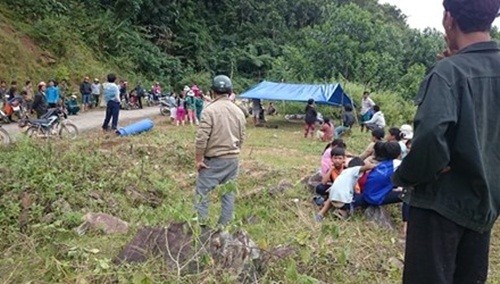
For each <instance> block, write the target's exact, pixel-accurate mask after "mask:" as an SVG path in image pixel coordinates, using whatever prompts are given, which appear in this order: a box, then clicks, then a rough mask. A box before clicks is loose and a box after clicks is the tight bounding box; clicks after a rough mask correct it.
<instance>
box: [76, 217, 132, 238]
mask: <svg viewBox="0 0 500 284" xmlns="http://www.w3.org/2000/svg"><path fill="white" fill-rule="evenodd" d="M82 219H83V224H81V225H80V226H79V227H78V228H75V231H76V232H77V233H78V234H79V235H83V234H85V233H86V232H87V231H88V230H92V231H100V232H103V233H104V234H126V233H127V232H128V223H127V222H125V221H123V220H121V219H119V218H117V217H114V216H111V215H108V214H104V213H87V214H85V216H83V218H82Z"/></svg>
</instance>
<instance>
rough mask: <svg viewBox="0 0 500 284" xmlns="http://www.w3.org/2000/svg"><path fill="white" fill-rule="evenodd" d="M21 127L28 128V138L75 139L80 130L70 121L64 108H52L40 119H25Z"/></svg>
mask: <svg viewBox="0 0 500 284" xmlns="http://www.w3.org/2000/svg"><path fill="white" fill-rule="evenodd" d="M18 125H19V127H21V128H26V131H25V134H26V135H27V136H28V137H39V138H50V137H53V136H58V137H60V138H68V139H75V138H76V137H77V136H78V128H77V127H76V125H74V124H73V123H72V122H70V121H69V120H68V114H67V112H66V111H65V109H64V108H62V107H57V108H51V109H49V110H48V111H47V113H46V114H44V115H43V116H42V117H41V118H40V119H29V118H24V119H21V120H19V122H18Z"/></svg>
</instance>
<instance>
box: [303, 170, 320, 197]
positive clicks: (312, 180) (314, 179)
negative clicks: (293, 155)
mask: <svg viewBox="0 0 500 284" xmlns="http://www.w3.org/2000/svg"><path fill="white" fill-rule="evenodd" d="M321 179H322V176H321V173H320V172H317V173H315V174H313V175H312V176H310V177H309V178H308V179H307V188H308V189H309V191H311V192H313V193H315V192H316V186H317V185H318V184H320V183H321Z"/></svg>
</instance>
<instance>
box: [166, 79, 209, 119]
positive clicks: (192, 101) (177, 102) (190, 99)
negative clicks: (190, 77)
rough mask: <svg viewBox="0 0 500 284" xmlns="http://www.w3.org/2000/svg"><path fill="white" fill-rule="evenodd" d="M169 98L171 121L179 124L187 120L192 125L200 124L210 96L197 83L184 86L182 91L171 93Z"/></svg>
mask: <svg viewBox="0 0 500 284" xmlns="http://www.w3.org/2000/svg"><path fill="white" fill-rule="evenodd" d="M168 100H169V105H170V118H171V121H172V123H174V124H176V125H177V126H179V125H184V124H185V123H186V121H187V122H188V123H189V124H191V125H193V124H196V125H198V124H199V122H200V119H201V112H202V111H203V107H204V104H205V101H209V98H208V97H207V96H205V95H204V94H203V92H202V91H201V90H200V88H199V87H198V86H197V85H193V86H191V87H188V86H184V89H183V90H182V92H181V93H179V94H172V95H170V96H169V97H168Z"/></svg>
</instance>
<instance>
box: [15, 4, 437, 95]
mask: <svg viewBox="0 0 500 284" xmlns="http://www.w3.org/2000/svg"><path fill="white" fill-rule="evenodd" d="M6 2H7V4H8V7H10V9H12V10H13V11H14V12H16V13H19V14H21V15H23V17H21V18H22V19H25V20H26V21H27V22H28V23H30V25H31V27H32V29H31V32H30V35H31V36H32V37H33V38H34V39H35V40H36V41H37V43H39V44H41V45H42V46H43V47H44V48H46V49H48V50H50V51H51V52H53V53H54V55H55V56H57V57H65V56H71V52H72V50H71V44H70V43H83V44H85V45H87V46H89V47H90V48H91V49H92V50H93V51H94V54H95V56H96V57H97V58H98V59H101V60H110V58H111V61H112V62H113V63H116V64H117V65H118V66H119V67H120V68H121V69H123V70H127V71H128V72H130V73H137V74H143V75H144V76H145V77H147V78H150V79H152V78H159V79H161V80H163V81H164V82H165V83H168V84H170V85H175V84H182V83H183V81H186V80H193V79H197V78H199V79H198V80H201V81H205V80H207V79H208V78H209V77H210V76H211V74H213V73H216V72H224V73H227V74H229V75H231V76H233V77H238V78H240V79H246V80H239V81H240V86H239V87H240V88H242V87H246V86H247V85H249V84H251V83H253V82H255V81H258V80H261V79H270V80H286V81H316V82H318V81H320V82H321V81H325V80H327V81H328V80H332V79H342V78H343V79H347V80H349V81H358V82H360V83H363V84H364V85H366V86H369V87H372V88H385V89H390V90H396V91H401V92H402V93H403V94H405V95H406V94H407V93H411V91H413V89H414V87H413V83H414V82H413V80H414V79H420V78H421V76H422V75H423V73H424V72H425V69H426V68H427V67H429V66H431V64H432V63H433V62H434V57H435V54H436V52H438V51H439V50H440V49H441V48H442V40H441V35H440V34H439V33H438V32H436V31H433V30H428V31H425V32H423V33H421V32H419V31H416V30H412V29H410V28H408V26H407V25H406V24H405V16H404V15H402V14H401V12H400V11H399V10H397V9H396V8H394V7H392V6H388V5H383V6H381V5H379V4H377V2H376V0H357V1H344V0H336V1H326V0H321V1H317V0H300V1H292V0H278V1H256V0H246V1H235V0H221V1H213V0H203V1H201V0H191V1H187V0H184V1H162V0H118V1H109V0H85V1H74V0H70V1H58V0H37V1H35V0H16V1H14V0H6ZM241 82H242V84H241ZM201 83H203V82H201ZM408 91H409V92H408ZM408 96H409V94H408Z"/></svg>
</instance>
